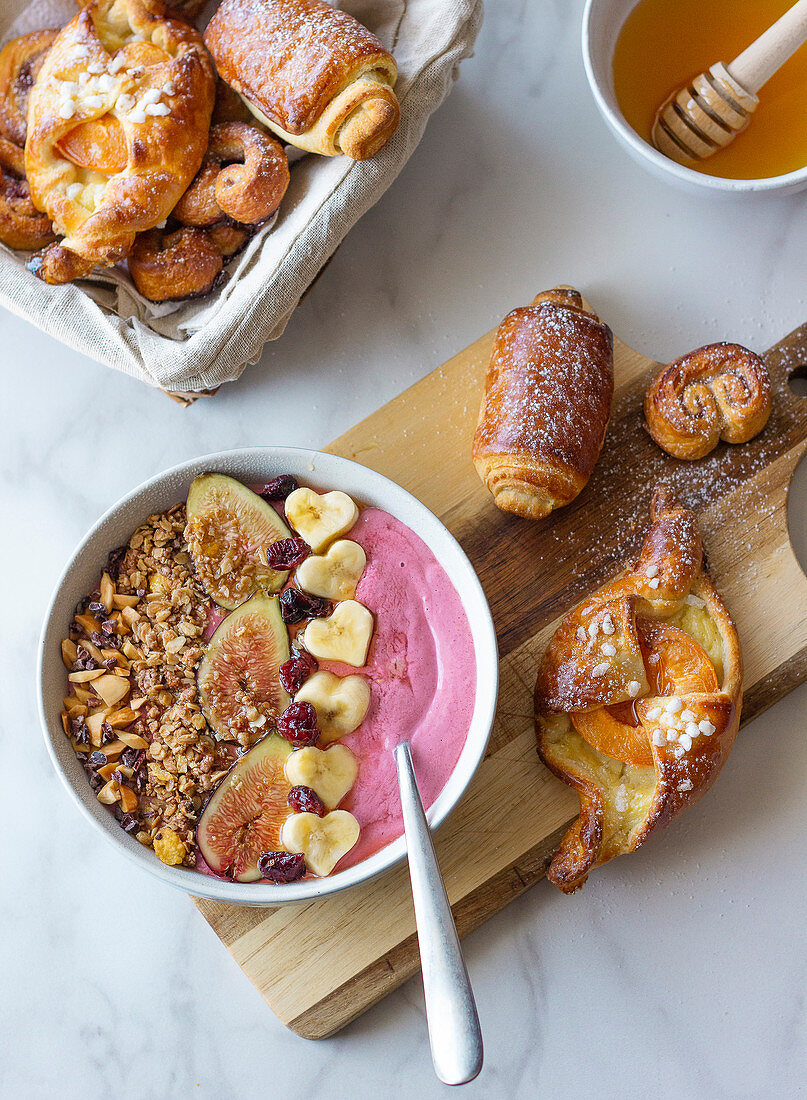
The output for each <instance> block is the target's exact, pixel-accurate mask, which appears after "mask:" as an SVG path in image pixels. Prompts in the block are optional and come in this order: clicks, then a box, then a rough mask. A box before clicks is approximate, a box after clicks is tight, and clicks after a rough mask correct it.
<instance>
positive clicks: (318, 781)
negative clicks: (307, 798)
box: [286, 745, 359, 810]
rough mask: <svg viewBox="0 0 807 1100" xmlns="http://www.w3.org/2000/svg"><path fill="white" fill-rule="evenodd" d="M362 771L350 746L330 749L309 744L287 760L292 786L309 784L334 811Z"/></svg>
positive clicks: (306, 785)
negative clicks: (316, 747)
mask: <svg viewBox="0 0 807 1100" xmlns="http://www.w3.org/2000/svg"><path fill="white" fill-rule="evenodd" d="M358 773H359V766H358V764H357V763H356V757H355V756H354V755H353V753H352V752H351V751H350V749H349V748H348V747H347V745H331V747H330V748H329V749H315V748H314V747H313V746H310V747H308V748H305V749H298V750H297V751H296V752H293V753H290V754H289V756H288V758H287V760H286V779H288V781H289V783H291V785H292V786H293V787H310V788H311V790H312V791H315V792H316V793H317V794H318V795H319V797H320V798H321V799H322V801H323V802H324V803H325V805H326V806H327V808H328V809H329V810H335V809H336V807H337V806H338V805H339V803H340V802H341V801H342V799H343V798H344V797H345V795H346V794H347V793H348V791H349V790H350V789H351V787H352V786H353V784H354V783H355V782H356V776H357V775H358Z"/></svg>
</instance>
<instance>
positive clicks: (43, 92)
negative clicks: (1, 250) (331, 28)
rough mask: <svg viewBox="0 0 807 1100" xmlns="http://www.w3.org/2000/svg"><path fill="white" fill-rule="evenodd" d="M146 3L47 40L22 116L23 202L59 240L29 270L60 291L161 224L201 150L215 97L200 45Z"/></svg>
mask: <svg viewBox="0 0 807 1100" xmlns="http://www.w3.org/2000/svg"><path fill="white" fill-rule="evenodd" d="M162 10H163V9H162V8H158V7H157V6H156V4H148V3H145V2H144V0H96V2H95V3H93V4H91V5H90V6H89V7H87V8H84V9H83V10H82V11H81V12H79V14H78V15H77V16H76V17H75V19H73V20H72V21H71V22H70V23H68V24H67V26H65V27H64V28H63V29H62V31H61V32H60V33H59V35H58V37H57V38H56V40H55V41H54V43H53V45H52V47H51V49H50V52H49V53H48V55H47V57H46V59H45V62H44V64H43V65H42V68H41V70H40V72H39V75H38V77H37V80H36V83H35V84H34V87H33V89H32V91H31V95H30V100H29V105H28V137H27V140H26V145H25V167H26V174H27V177H28V181H29V185H30V188H31V196H32V198H33V201H34V203H35V204H36V206H37V207H39V208H40V209H42V210H44V211H46V212H47V214H48V215H49V217H50V218H51V219H52V220H53V224H54V227H55V228H56V231H57V232H58V233H59V234H60V235H63V236H64V240H63V241H61V242H60V243H59V244H57V245H51V246H50V247H49V248H48V249H46V250H45V252H44V253H42V254H41V255H40V256H37V257H35V258H34V260H33V261H32V264H31V266H32V270H34V271H35V272H36V274H37V275H39V276H40V278H42V279H44V280H45V281H46V282H66V281H69V280H70V279H72V278H78V277H81V276H82V275H86V274H89V272H90V271H91V270H92V269H93V267H95V266H96V265H98V264H102V265H111V264H114V263H116V262H118V261H119V260H122V259H124V258H125V257H126V256H127V254H128V253H129V250H130V249H131V247H132V244H133V242H134V239H135V235H136V234H137V233H138V232H140V231H142V230H147V229H151V228H152V227H153V226H156V225H158V224H159V223H160V222H162V221H164V219H165V218H166V217H167V216H168V214H169V213H170V212H171V210H172V209H173V208H174V206H175V205H176V203H177V202H178V200H179V198H180V196H181V195H182V193H183V192H184V190H185V188H186V187H187V186H188V184H189V183H190V181H191V180H192V179H193V177H194V176H195V175H196V172H197V171H198V169H199V166H200V164H201V162H202V158H203V156H204V153H205V149H206V148H207V139H208V128H209V124H210V116H211V112H212V109H213V99H214V94H215V75H214V70H213V65H212V63H211V61H210V58H209V56H208V55H207V53H206V51H205V49H204V46H203V44H202V41H201V37H200V35H199V34H198V33H197V32H196V31H195V30H193V29H192V28H191V27H189V26H186V25H185V24H184V23H180V22H178V21H177V20H173V19H168V18H165V17H163V15H162V14H161V12H162Z"/></svg>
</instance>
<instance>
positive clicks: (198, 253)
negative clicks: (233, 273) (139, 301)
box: [128, 222, 250, 302]
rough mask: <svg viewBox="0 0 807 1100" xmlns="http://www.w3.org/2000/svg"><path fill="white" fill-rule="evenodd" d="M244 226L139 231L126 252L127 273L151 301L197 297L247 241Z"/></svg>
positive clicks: (211, 287) (188, 227)
mask: <svg viewBox="0 0 807 1100" xmlns="http://www.w3.org/2000/svg"><path fill="white" fill-rule="evenodd" d="M249 237H250V231H249V230H248V229H247V228H245V227H244V226H236V225H230V224H227V223H226V222H225V223H222V224H220V225H214V226H210V227H209V228H207V229H199V228H196V227H194V226H181V227H180V228H179V229H174V230H170V231H168V232H166V231H165V230H162V229H151V230H149V231H148V232H147V233H139V234H138V236H137V239H136V240H135V243H134V245H133V247H132V251H131V252H130V253H129V257H128V265H129V274H130V275H131V276H132V280H133V282H134V284H135V286H136V287H137V289H138V290H139V291H140V293H141V294H142V295H143V297H144V298H149V299H150V300H151V301H152V302H170V301H175V300H177V299H180V298H199V297H201V296H202V295H204V294H208V293H209V292H210V291H211V290H212V289H213V287H214V286H216V284H217V283H218V282H219V277H220V276H221V272H222V269H223V267H224V261H225V260H226V259H228V258H229V257H230V256H233V255H235V253H236V252H238V251H240V249H242V248H243V247H244V245H245V244H246V243H247V241H248V240H249Z"/></svg>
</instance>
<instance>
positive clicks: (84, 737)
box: [70, 714, 90, 745]
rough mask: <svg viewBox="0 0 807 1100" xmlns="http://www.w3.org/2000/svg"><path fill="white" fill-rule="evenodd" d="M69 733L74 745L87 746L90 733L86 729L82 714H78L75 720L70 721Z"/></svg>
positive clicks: (85, 721)
mask: <svg viewBox="0 0 807 1100" xmlns="http://www.w3.org/2000/svg"><path fill="white" fill-rule="evenodd" d="M70 733H71V736H72V738H73V740H74V741H75V742H76V744H78V745H89V743H90V731H89V729H88V728H87V720H86V718H85V717H84V715H83V714H79V716H78V717H77V718H73V719H71V722H70Z"/></svg>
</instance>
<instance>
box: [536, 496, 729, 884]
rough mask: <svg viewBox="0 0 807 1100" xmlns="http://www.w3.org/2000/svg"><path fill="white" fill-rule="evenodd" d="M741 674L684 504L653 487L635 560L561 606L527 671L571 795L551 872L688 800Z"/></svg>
mask: <svg viewBox="0 0 807 1100" xmlns="http://www.w3.org/2000/svg"><path fill="white" fill-rule="evenodd" d="M742 678H743V669H742V659H741V656H740V644H739V639H738V637H737V631H736V629H735V627H734V623H733V622H732V621H731V618H730V617H729V614H728V612H727V611H726V609H725V607H724V606H723V604H722V602H721V600H720V597H719V596H718V594H717V592H716V591H715V589H714V587H713V586H712V583H711V581H710V580H709V577H708V576H707V574H706V573H705V572H704V569H703V552H702V547H701V541H700V535H699V533H698V526H697V521H696V519H695V516H694V514H693V513H692V512H690V511H688V510H687V509H685V508H682V507H680V506H679V505H678V504H677V503H676V501H675V499H674V498H673V497H672V495H671V494H670V493H669V492H668V491H667V490H666V489H657V490H656V493H655V495H654V497H653V504H652V519H651V526H650V530H649V532H648V534H647V537H646V539H645V543H644V546H643V548H642V551H641V553H640V554H639V557H638V560H637V561H636V563H635V565H632V566H630V567H628V568H627V569H626V570H625V571H624V572H623V573H622V574H621V575H620V576H618V577H617V578H616V579H615V580H613V581H611V582H609V583H608V584H606V585H604V586H603V587H602V588H601V589H600V590H599V591H598V592H596V593H594V595H593V596H590V597H589V598H588V599H587V600H584V601H583V603H581V604H580V605H579V606H578V607H576V608H575V609H574V610H573V611H572V612H570V613H569V614H568V615H567V616H566V617H565V618H564V619H563V621H562V622H561V624H560V626H559V627H558V629H557V631H556V632H555V634H554V637H553V638H552V640H551V642H550V643H549V647H548V649H547V651H546V653H545V655H544V659H543V662H542V664H541V667H540V670H539V672H538V680H537V684H536V689H535V708H536V727H537V734H538V752H539V754H540V756H541V759H542V760H543V761H544V763H545V764H546V765H547V767H548V768H550V769H551V771H553V772H554V773H555V775H557V776H558V777H559V778H560V779H562V780H563V781H564V783H567V784H568V785H569V786H570V787H574V789H575V790H576V791H577V793H578V795H579V796H580V816H579V817H578V819H577V820H576V821H575V823H574V824H573V825H572V826H571V828H570V829H569V830H568V832H567V833H566V835H565V836H564V838H563V840H562V841H561V844H560V848H559V849H558V852H557V854H556V855H555V858H554V859H553V860H552V863H551V865H550V867H549V871H548V872H547V876H548V878H549V879H550V881H551V882H553V883H554V884H555V885H556V886H559V887H560V889H561V890H563V891H564V892H565V893H570V892H571V891H572V890H576V889H577V887H579V886H582V884H583V883H584V882H585V880H586V878H587V876H588V874H589V872H590V871H591V870H592V868H594V867H597V866H599V865H600V864H603V863H606V862H607V861H608V860H609V859H613V858H614V856H619V855H623V854H624V853H626V852H632V851H634V850H635V849H636V848H638V847H639V845H640V844H643V843H644V841H645V840H647V838H648V837H649V836H650V835H651V833H653V832H654V831H656V830H657V829H661V828H663V827H664V826H665V825H668V824H669V823H670V821H672V820H673V818H675V817H677V816H678V814H680V813H682V812H683V811H684V810H686V809H687V808H688V807H689V806H691V805H692V804H693V803H694V802H697V800H698V799H699V798H700V797H701V795H702V794H704V792H705V791H707V790H708V789H709V787H711V785H712V783H714V781H715V779H716V778H717V776H718V774H719V772H720V769H721V768H722V767H723V764H724V763H725V762H726V759H727V757H728V755H729V752H730V751H731V747H732V745H733V743H734V738H735V737H736V735H737V729H738V726H739V721H740V707H741V703H742Z"/></svg>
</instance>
